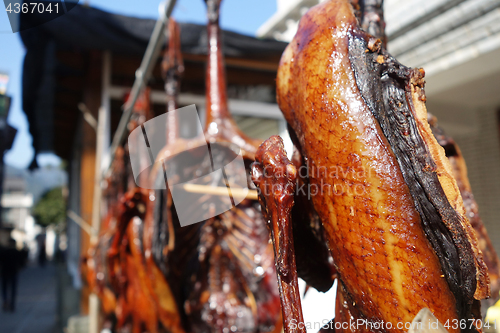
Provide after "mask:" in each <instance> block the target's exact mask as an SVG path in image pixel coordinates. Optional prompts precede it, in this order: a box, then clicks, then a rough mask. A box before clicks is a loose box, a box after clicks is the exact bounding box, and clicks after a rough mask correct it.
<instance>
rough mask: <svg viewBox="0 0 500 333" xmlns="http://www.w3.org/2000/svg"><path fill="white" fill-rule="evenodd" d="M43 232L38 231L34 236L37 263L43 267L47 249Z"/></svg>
mask: <svg viewBox="0 0 500 333" xmlns="http://www.w3.org/2000/svg"><path fill="white" fill-rule="evenodd" d="M45 238H46V236H45V234H44V233H40V234H38V236H36V243H37V246H38V265H40V267H45V263H46V261H47V251H46V248H45Z"/></svg>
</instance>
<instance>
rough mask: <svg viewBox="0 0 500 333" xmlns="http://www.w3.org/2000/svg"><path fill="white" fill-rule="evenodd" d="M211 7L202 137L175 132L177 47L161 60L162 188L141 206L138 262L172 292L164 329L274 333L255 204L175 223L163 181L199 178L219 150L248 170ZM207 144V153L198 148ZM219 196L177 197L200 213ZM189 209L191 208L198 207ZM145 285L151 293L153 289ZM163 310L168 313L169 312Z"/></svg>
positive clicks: (273, 303)
mask: <svg viewBox="0 0 500 333" xmlns="http://www.w3.org/2000/svg"><path fill="white" fill-rule="evenodd" d="M219 6H220V0H209V1H207V9H208V18H209V23H208V28H207V29H208V50H209V54H208V62H207V78H206V86H207V100H206V126H205V130H204V133H203V135H200V136H198V137H196V138H194V139H189V140H187V139H183V138H181V137H180V135H179V119H178V116H179V114H180V113H181V112H182V109H181V110H177V112H174V111H175V110H176V109H177V104H176V98H175V97H176V95H177V94H178V88H179V85H178V84H173V83H172V84H170V83H169V78H176V77H177V78H178V77H179V75H180V70H179V68H181V67H175V64H176V63H177V65H179V64H180V49H177V52H178V53H177V54H170V55H167V57H166V58H165V60H164V65H163V69H164V73H165V75H166V78H167V84H166V88H167V95H169V96H171V97H169V99H168V101H169V103H168V108H169V111H168V112H167V115H168V116H167V117H166V121H167V125H166V128H167V138H166V140H167V144H166V146H165V147H164V148H163V149H162V150H161V152H160V153H159V154H158V157H157V159H156V163H155V164H154V166H153V169H152V172H151V182H153V183H155V184H158V183H161V182H164V183H165V186H166V187H167V189H166V190H156V191H154V192H152V195H151V197H153V198H154V201H151V202H150V203H149V206H148V212H147V216H146V224H145V232H144V244H145V253H146V263H147V267H148V272H149V274H150V277H151V278H152V279H154V280H155V281H161V284H162V286H163V287H165V288H168V290H171V293H172V296H171V297H167V298H165V300H167V299H168V300H169V302H170V304H172V302H173V303H174V304H175V307H174V308H175V311H177V312H178V313H179V316H180V317H179V318H180V319H181V323H180V324H178V323H170V324H168V323H166V324H164V326H165V328H167V329H169V330H172V327H173V326H175V327H177V328H178V329H185V330H186V331H189V332H226V331H228V330H231V331H237V332H279V331H281V315H280V310H279V295H278V291H277V289H276V272H275V270H274V261H273V248H272V246H271V245H270V244H269V235H268V231H267V229H266V226H265V223H264V220H263V218H262V214H260V212H259V205H258V202H256V201H255V200H249V199H245V200H243V201H242V202H241V203H240V204H239V205H238V206H237V207H233V209H231V210H229V211H226V212H224V213H222V214H220V215H217V216H215V217H211V218H208V219H206V220H204V221H202V222H200V223H197V224H191V225H187V226H183V227H181V224H180V218H179V215H178V212H177V210H176V207H175V205H174V202H173V197H172V192H171V188H170V187H169V184H171V183H172V182H174V183H184V182H187V181H189V180H192V179H194V178H198V179H201V180H202V181H203V180H204V179H205V178H206V177H208V175H209V174H210V173H211V172H213V171H214V170H213V169H214V165H225V162H226V161H225V159H226V156H233V155H234V150H235V149H236V150H239V151H240V153H241V156H242V157H243V158H244V164H245V165H246V167H247V168H249V165H250V163H251V162H253V158H254V155H255V152H256V150H257V147H258V145H259V144H260V142H258V141H256V140H252V139H250V138H248V137H247V136H246V135H245V134H243V133H242V132H241V131H240V130H239V129H238V127H237V125H236V123H235V122H234V120H233V119H232V117H231V115H230V113H229V110H228V105H227V95H226V82H225V69H224V61H223V56H222V49H221V47H222V45H221V41H220V28H219ZM171 37H172V35H171ZM176 45H177V47H179V46H180V44H176ZM172 66H174V67H172ZM174 68H177V70H173V69H174ZM207 145H209V147H210V152H211V155H210V156H207V155H204V154H199V152H200V151H202V150H203V148H204V147H207ZM186 156H189V158H190V159H191V160H194V162H195V163H192V164H191V165H188V166H186V165H185V164H181V163H180V162H179V161H185V159H184V158H185V157H186ZM224 169H225V172H226V174H227V179H226V180H227V181H228V182H229V183H231V184H241V183H244V184H247V182H248V180H247V174H248V173H247V172H246V171H245V169H244V168H243V169H242V170H239V169H238V168H236V169H234V170H233V169H232V166H227V167H225V168H224ZM172 170H176V172H172ZM166 171H169V172H170V173H169V172H166ZM167 174H169V175H172V174H175V176H174V177H172V178H174V179H168V181H167V182H165V179H166V178H168V177H167ZM205 175H206V176H205ZM224 186H225V185H224ZM208 187H209V188H210V186H208ZM227 200H229V199H228V198H224V197H217V196H216V197H214V195H212V194H210V193H207V194H206V195H200V194H195V193H190V192H189V191H186V193H185V196H184V197H183V202H192V203H193V206H195V207H201V208H202V209H201V210H207V211H210V210H211V209H215V208H214V207H216V206H217V205H219V204H220V203H224V202H225V201H227ZM225 203H227V202H225ZM191 212H192V213H193V214H196V213H197V212H198V209H192V210H191ZM159 273H161V277H160V276H159V275H160V274H159ZM155 283H156V282H155ZM153 288H156V290H157V291H156V292H157V293H159V288H158V287H154V286H153ZM166 315H168V316H169V317H170V318H172V317H173V316H174V312H173V311H172V312H170V314H168V313H167V312H166Z"/></svg>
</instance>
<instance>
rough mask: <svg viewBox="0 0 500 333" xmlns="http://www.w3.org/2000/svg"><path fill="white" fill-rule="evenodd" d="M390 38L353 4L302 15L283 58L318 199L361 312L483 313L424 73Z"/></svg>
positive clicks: (282, 100)
mask: <svg viewBox="0 0 500 333" xmlns="http://www.w3.org/2000/svg"><path fill="white" fill-rule="evenodd" d="M378 43H379V42H377V41H376V40H375V39H370V37H369V36H368V35H366V34H365V33H364V32H362V31H361V30H360V29H359V28H358V26H357V23H356V20H355V17H354V14H353V11H352V7H351V6H350V5H349V3H348V1H340V0H338V1H329V2H325V3H322V4H320V5H318V6H316V7H314V8H312V9H311V10H310V11H309V12H308V13H307V14H306V15H305V16H304V17H303V18H302V20H301V22H300V25H299V31H298V33H297V35H296V36H295V38H294V40H293V41H292V42H291V43H290V45H289V46H288V48H287V49H286V50H285V53H284V55H283V57H282V59H281V63H280V69H279V71H278V78H277V97H278V103H279V106H280V108H281V110H282V111H283V113H284V115H285V118H286V120H287V121H288V123H289V125H290V126H291V127H292V128H293V130H294V132H295V134H296V136H297V139H298V143H299V146H300V149H301V153H302V155H303V156H304V157H305V159H306V160H307V161H308V167H309V168H312V169H313V170H316V172H310V173H309V175H310V176H309V181H310V183H311V185H312V186H316V188H318V189H321V190H320V191H319V192H318V193H317V194H316V195H314V196H312V197H311V200H312V202H313V205H314V208H315V210H316V212H317V213H318V215H319V216H320V218H321V220H322V223H323V226H324V228H325V230H326V233H327V237H328V241H329V242H328V243H329V248H330V251H331V253H332V255H333V258H334V261H335V265H336V268H337V270H338V272H339V276H340V280H341V283H342V284H343V286H344V288H345V290H346V293H347V294H348V295H347V296H348V298H349V299H351V300H352V301H353V302H354V303H355V304H356V308H357V309H358V310H359V313H360V316H362V317H364V318H366V319H368V320H373V321H380V320H382V321H384V322H391V323H392V326H393V329H394V330H396V327H397V323H398V322H411V321H412V320H413V318H414V317H415V315H416V314H417V313H418V312H419V311H420V310H421V309H422V308H424V307H428V308H429V309H430V310H431V311H432V312H433V313H434V315H435V316H436V317H437V318H438V319H439V320H440V321H441V322H443V323H445V322H446V321H447V320H453V319H468V318H474V317H473V315H472V310H471V306H472V303H473V302H474V299H482V298H485V297H487V296H488V294H489V291H488V277H487V275H486V268H485V266H484V263H483V262H482V258H481V253H480V251H479V250H478V248H477V244H476V243H477V240H476V236H475V234H474V232H473V230H472V228H471V226H470V224H469V222H468V220H467V219H466V218H465V216H464V209H463V203H462V199H461V197H460V193H459V191H458V187H457V185H456V182H455V180H454V178H453V176H452V175H451V168H450V167H449V163H448V161H447V160H446V157H445V155H444V152H443V151H442V149H441V147H439V145H438V144H437V142H436V141H435V139H434V137H433V136H432V133H430V129H429V128H428V124H427V122H426V118H425V112H426V111H425V105H424V102H423V101H424V100H425V97H424V95H423V90H422V84H423V80H422V77H423V74H422V73H421V72H420V71H416V70H412V69H409V68H406V67H404V66H401V65H400V64H398V63H397V62H396V61H395V60H394V59H393V58H392V57H390V56H389V55H388V54H387V53H386V52H385V51H384V50H383V49H380V48H379V46H378ZM258 162H260V163H262V162H263V161H259V160H258ZM333 168H336V170H339V169H340V170H343V171H344V172H343V173H342V175H341V177H340V178H338V177H332V176H331V173H330V170H332V169H333ZM349 170H356V172H348V171H349ZM318 171H319V172H318ZM342 186H343V188H344V190H340V191H339V190H338V189H342ZM346 188H347V189H351V190H350V191H349V190H345V189H346ZM476 318H477V317H476Z"/></svg>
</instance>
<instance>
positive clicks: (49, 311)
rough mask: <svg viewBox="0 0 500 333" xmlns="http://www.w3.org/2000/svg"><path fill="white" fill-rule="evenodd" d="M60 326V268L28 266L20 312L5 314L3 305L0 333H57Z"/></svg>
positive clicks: (19, 297) (19, 296) (22, 277)
mask: <svg viewBox="0 0 500 333" xmlns="http://www.w3.org/2000/svg"><path fill="white" fill-rule="evenodd" d="M0 303H1V300H0ZM56 323H57V273H56V268H55V266H53V265H51V264H50V263H48V264H47V265H46V266H45V268H41V267H38V266H28V267H27V268H25V269H23V270H22V271H21V272H20V274H19V280H18V291H17V303H16V311H15V312H14V313H12V312H1V305H0V333H56V327H57V326H56Z"/></svg>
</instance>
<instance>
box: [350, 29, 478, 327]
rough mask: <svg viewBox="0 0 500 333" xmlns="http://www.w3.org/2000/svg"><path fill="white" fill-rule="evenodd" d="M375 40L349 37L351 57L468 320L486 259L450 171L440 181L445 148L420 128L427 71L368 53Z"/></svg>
mask: <svg viewBox="0 0 500 333" xmlns="http://www.w3.org/2000/svg"><path fill="white" fill-rule="evenodd" d="M370 42H371V41H370V40H368V36H366V35H363V34H359V35H356V34H353V35H352V36H351V37H350V38H349V59H350V61H351V65H352V68H353V70H354V73H355V77H356V83H357V86H358V88H359V90H360V93H361V95H362V97H363V100H364V101H365V102H366V104H367V105H368V107H369V109H370V111H371V112H372V114H373V115H374V117H375V118H376V119H377V121H378V123H379V124H380V127H381V130H382V132H383V134H384V136H385V137H386V138H387V141H388V142H389V145H390V147H391V148H392V150H393V152H394V155H395V156H396V159H397V161H398V164H399V166H400V169H401V171H402V175H403V178H404V180H405V182H406V184H407V185H408V188H409V190H410V193H411V195H412V197H413V200H414V202H415V208H416V209H417V211H418V213H419V215H420V217H421V221H422V225H423V228H424V231H425V234H426V236H427V239H428V240H429V242H430V243H431V245H432V247H433V249H434V250H435V252H436V255H437V256H438V257H439V261H440V263H441V266H442V268H443V273H444V275H445V277H446V280H447V281H448V285H449V286H450V289H451V291H452V292H453V294H454V296H455V298H456V305H457V311H458V313H459V314H460V317H461V318H467V317H468V316H467V314H468V313H470V311H471V305H472V304H471V303H472V299H473V296H474V294H475V292H476V286H477V284H478V283H484V282H483V281H484V280H485V279H481V278H482V276H480V277H479V278H480V279H477V277H476V264H477V265H478V267H480V266H479V265H483V263H482V262H478V263H476V260H482V259H479V258H478V259H476V257H477V252H476V253H475V251H474V247H475V245H476V244H475V243H477V241H476V240H475V239H474V238H475V237H474V236H473V232H471V230H470V229H471V226H470V224H469V223H468V221H467V220H466V217H465V216H464V215H463V204H462V205H461V207H460V208H459V209H461V212H459V211H456V210H455V208H457V206H458V205H455V207H452V203H450V202H449V199H448V197H447V195H446V193H445V191H444V189H443V187H444V186H449V187H450V189H451V192H455V193H456V192H457V185H456V183H455V182H454V179H453V180H451V179H449V178H450V176H451V172H449V170H444V173H446V172H448V173H449V174H450V176H448V175H444V176H442V177H443V178H447V179H444V181H443V184H441V182H440V179H439V175H438V165H437V163H439V159H441V158H442V157H443V154H442V150H440V151H438V152H437V154H435V155H438V156H437V157H436V156H433V155H432V153H431V151H430V149H432V148H431V147H428V146H430V145H432V144H434V145H436V144H437V142H429V143H426V142H425V139H424V137H423V135H422V134H421V132H424V135H425V134H428V132H429V130H430V128H429V126H428V125H427V128H425V124H419V119H418V115H417V111H416V105H415V104H417V103H419V104H421V105H423V101H422V99H423V100H425V97H424V96H423V73H422V71H420V70H415V69H411V68H408V67H405V66H402V65H401V64H399V63H398V62H397V61H396V60H395V59H394V58H392V57H391V56H390V55H389V54H388V53H386V52H384V51H383V50H381V49H379V48H378V47H377V46H376V45H374V46H371V50H369V52H365V51H366V50H367V49H368V48H370V46H369V43H370ZM370 51H371V52H370ZM414 97H415V98H416V100H415V101H413V98H414ZM414 103H415V104H414ZM424 112H425V110H424ZM425 116H426V115H425ZM425 119H426V118H425ZM419 127H420V128H419ZM426 131H427V133H425V132H426ZM430 139H431V140H432V139H433V138H430ZM431 140H429V141H431ZM434 141H435V140H434ZM439 153H441V155H439ZM435 159H437V160H438V161H435ZM445 162H446V161H445ZM450 182H452V183H451V184H450ZM449 192H450V191H449ZM453 195H454V196H457V194H453ZM461 213H462V214H461ZM469 235H470V236H469ZM478 280H479V281H478ZM484 289H487V286H486V287H485V286H482V285H479V288H477V292H478V294H479V297H480V298H484V296H486V295H485V294H484V293H485V292H486V291H484Z"/></svg>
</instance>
